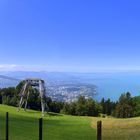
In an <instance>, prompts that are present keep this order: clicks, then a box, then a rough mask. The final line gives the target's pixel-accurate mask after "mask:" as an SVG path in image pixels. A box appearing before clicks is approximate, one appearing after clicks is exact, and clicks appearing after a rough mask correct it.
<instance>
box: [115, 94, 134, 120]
mask: <svg viewBox="0 0 140 140" xmlns="http://www.w3.org/2000/svg"><path fill="white" fill-rule="evenodd" d="M115 114H116V117H118V118H129V117H133V116H134V113H133V103H132V98H131V94H130V93H129V92H127V93H125V94H122V95H121V96H120V98H119V101H118V104H117V106H116V110H115Z"/></svg>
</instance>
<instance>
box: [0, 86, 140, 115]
mask: <svg viewBox="0 0 140 140" xmlns="http://www.w3.org/2000/svg"><path fill="white" fill-rule="evenodd" d="M21 86H22V83H20V84H19V85H18V86H17V87H9V88H2V89H0V104H5V105H10V106H15V107H17V106H18V103H19V100H20V95H19V93H20V90H21ZM44 98H45V103H46V111H47V112H55V113H62V114H67V115H75V116H102V117H106V116H113V117H117V118H130V117H136V116H140V96H136V97H132V96H131V94H130V93H129V92H127V93H124V94H122V95H121V96H120V98H119V99H118V101H116V102H114V101H111V100H110V99H107V100H105V99H104V98H103V99H102V100H101V101H100V102H98V101H96V100H94V99H92V98H86V97H84V96H79V98H78V99H77V100H76V101H74V102H69V103H67V102H60V101H53V100H52V99H51V98H50V97H44ZM27 108H28V109H33V110H40V109H41V103H40V98H39V92H38V90H37V89H34V88H31V89H30V96H29V99H28V106H27Z"/></svg>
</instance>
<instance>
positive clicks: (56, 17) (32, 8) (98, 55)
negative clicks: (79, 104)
mask: <svg viewBox="0 0 140 140" xmlns="http://www.w3.org/2000/svg"><path fill="white" fill-rule="evenodd" d="M139 6H140V1H139V0H133V1H132V0H116V1H114V0H12V1H11V0H0V71H15V70H18V71H58V72H99V71H133V70H140V61H139V60H140V8H139Z"/></svg>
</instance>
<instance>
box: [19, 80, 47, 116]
mask: <svg viewBox="0 0 140 140" xmlns="http://www.w3.org/2000/svg"><path fill="white" fill-rule="evenodd" d="M23 83H24V85H23V86H22V89H21V92H20V95H21V98H20V102H19V107H18V111H20V109H21V108H22V107H23V105H24V109H25V110H26V108H27V104H28V98H29V95H30V90H29V87H35V88H37V89H38V90H39V96H40V98H41V109H42V116H44V110H45V101H44V97H45V91H46V90H45V82H44V80H42V79H37V78H29V79H25V80H23Z"/></svg>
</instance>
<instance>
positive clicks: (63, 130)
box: [0, 105, 96, 140]
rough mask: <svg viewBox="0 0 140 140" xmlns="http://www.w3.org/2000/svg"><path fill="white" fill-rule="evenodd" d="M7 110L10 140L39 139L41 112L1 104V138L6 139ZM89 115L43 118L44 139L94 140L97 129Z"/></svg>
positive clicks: (49, 116)
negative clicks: (19, 109) (18, 109)
mask: <svg viewBox="0 0 140 140" xmlns="http://www.w3.org/2000/svg"><path fill="white" fill-rule="evenodd" d="M5 112H9V135H10V136H9V138H10V140H38V118H40V117H41V112H37V111H33V110H27V111H26V112H24V111H23V110H22V111H20V112H17V109H16V108H14V107H9V106H4V105H0V140H5ZM91 123H92V119H91V118H89V117H73V116H66V115H59V114H50V115H48V116H46V117H44V120H43V139H44V140H94V139H96V129H94V128H92V125H91Z"/></svg>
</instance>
